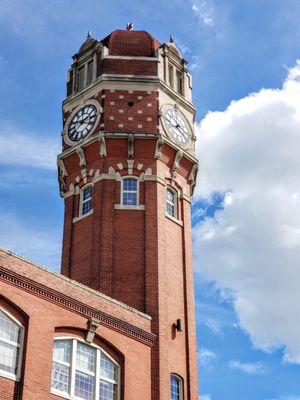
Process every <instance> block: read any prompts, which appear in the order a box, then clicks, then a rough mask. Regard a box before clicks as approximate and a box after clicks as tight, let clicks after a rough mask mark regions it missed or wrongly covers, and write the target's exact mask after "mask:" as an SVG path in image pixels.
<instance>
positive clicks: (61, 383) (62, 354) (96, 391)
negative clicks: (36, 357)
mask: <svg viewBox="0 0 300 400" xmlns="http://www.w3.org/2000/svg"><path fill="white" fill-rule="evenodd" d="M119 375H120V374H119V366H118V365H117V364H116V363H115V362H114V361H113V360H112V359H111V358H110V357H109V356H108V355H106V354H105V353H104V352H103V351H102V350H101V349H99V348H98V347H95V346H91V345H87V344H85V343H83V342H81V341H79V340H76V339H56V340H55V341H54V348H53V361H52V380H51V388H52V392H53V393H56V394H59V395H61V396H65V397H67V398H69V397H70V396H71V397H72V398H73V397H74V396H75V398H76V399H84V400H118V399H119V386H120V385H119Z"/></svg>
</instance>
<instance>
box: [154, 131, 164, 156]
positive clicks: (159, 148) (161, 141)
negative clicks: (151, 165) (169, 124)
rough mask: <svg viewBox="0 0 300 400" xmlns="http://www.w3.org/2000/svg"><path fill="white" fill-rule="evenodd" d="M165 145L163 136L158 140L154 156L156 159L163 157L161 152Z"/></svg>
mask: <svg viewBox="0 0 300 400" xmlns="http://www.w3.org/2000/svg"><path fill="white" fill-rule="evenodd" d="M163 144H164V137H163V135H159V136H158V138H157V140H156V146H155V154H154V157H155V158H160V157H161V151H162V147H163Z"/></svg>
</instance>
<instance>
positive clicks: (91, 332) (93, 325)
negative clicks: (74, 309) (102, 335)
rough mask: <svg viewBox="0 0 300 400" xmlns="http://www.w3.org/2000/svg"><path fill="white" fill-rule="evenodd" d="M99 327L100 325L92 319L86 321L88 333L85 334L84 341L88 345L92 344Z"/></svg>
mask: <svg viewBox="0 0 300 400" xmlns="http://www.w3.org/2000/svg"><path fill="white" fill-rule="evenodd" d="M99 325H100V322H99V321H96V320H94V319H92V318H90V319H89V320H88V322H87V326H88V331H87V333H86V341H87V342H88V343H92V342H93V341H94V338H95V333H96V330H97V328H98V326H99Z"/></svg>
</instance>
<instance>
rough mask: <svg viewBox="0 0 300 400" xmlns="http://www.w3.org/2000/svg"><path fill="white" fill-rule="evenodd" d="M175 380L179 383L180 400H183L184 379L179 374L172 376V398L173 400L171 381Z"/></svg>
mask: <svg viewBox="0 0 300 400" xmlns="http://www.w3.org/2000/svg"><path fill="white" fill-rule="evenodd" d="M172 378H175V379H176V380H177V381H178V382H179V400H183V379H182V378H181V376H179V375H177V374H171V375H170V398H171V381H172Z"/></svg>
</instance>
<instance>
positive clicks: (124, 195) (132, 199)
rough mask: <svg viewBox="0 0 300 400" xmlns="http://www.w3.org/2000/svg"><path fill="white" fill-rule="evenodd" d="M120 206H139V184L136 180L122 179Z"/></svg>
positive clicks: (131, 178)
mask: <svg viewBox="0 0 300 400" xmlns="http://www.w3.org/2000/svg"><path fill="white" fill-rule="evenodd" d="M121 204H122V205H123V206H137V205H138V204H139V182H138V180H137V178H134V177H130V178H127V177H126V178H123V179H122V187H121Z"/></svg>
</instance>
